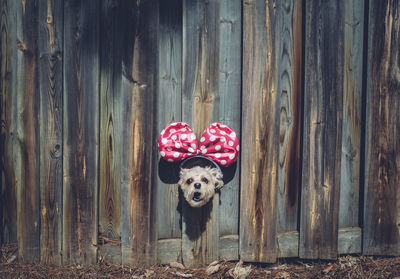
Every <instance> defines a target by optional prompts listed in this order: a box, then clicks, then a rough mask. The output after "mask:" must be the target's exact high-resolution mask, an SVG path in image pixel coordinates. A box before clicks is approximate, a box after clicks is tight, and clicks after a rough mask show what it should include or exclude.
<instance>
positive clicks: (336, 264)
mask: <svg viewBox="0 0 400 279" xmlns="http://www.w3.org/2000/svg"><path fill="white" fill-rule="evenodd" d="M2 251H3V253H2V254H3V257H2V259H1V261H0V278H110V279H111V278H129V279H135V278H137V279H139V278H140V279H142V278H143V279H144V278H235V279H239V278H240V279H244V278H283V279H289V278H368V279H370V278H396V277H397V278H399V279H400V257H365V256H345V257H340V258H339V259H338V260H336V261H302V260H298V259H290V260H283V261H282V260H280V262H279V263H276V264H250V263H242V262H230V261H218V262H214V263H212V264H211V265H210V266H208V267H203V268H194V269H190V268H186V267H184V266H182V265H179V264H176V263H171V264H170V265H159V266H153V267H151V268H141V267H135V266H122V265H114V264H110V263H108V262H107V261H103V262H102V263H99V264H96V265H90V266H79V265H78V266H46V265H27V264H21V263H19V262H18V261H16V259H15V255H16V251H17V247H16V245H7V246H3V247H2Z"/></svg>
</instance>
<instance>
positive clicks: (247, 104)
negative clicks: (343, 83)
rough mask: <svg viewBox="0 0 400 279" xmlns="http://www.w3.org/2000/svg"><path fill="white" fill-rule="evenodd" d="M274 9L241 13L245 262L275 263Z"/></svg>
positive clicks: (258, 7) (257, 7) (252, 4)
mask: <svg viewBox="0 0 400 279" xmlns="http://www.w3.org/2000/svg"><path fill="white" fill-rule="evenodd" d="M275 16H276V14H275V7H274V3H272V2H267V3H266V2H264V1H261V0H254V1H245V2H244V7H243V72H242V73H243V76H242V80H243V86H242V88H243V89H242V91H243V98H242V144H241V145H242V151H241V152H242V159H241V167H242V169H241V194H240V231H239V236H240V239H239V244H240V247H239V253H240V257H241V258H242V259H243V260H245V261H254V262H274V261H275V258H276V244H275V243H276V215H277V214H276V211H277V209H276V196H277V191H278V185H277V184H278V181H277V180H278V156H279V154H278V152H279V149H278V148H277V147H278V146H279V137H278V136H277V135H279V130H278V129H279V109H278V108H279V106H278V105H279V103H278V94H277V89H278V84H277V78H278V55H279V53H278V49H279V47H278V46H279V44H277V42H278V40H277V39H276V38H277V37H276V36H277V30H276V28H277V25H276V24H277V23H276V20H277V19H276V17H275Z"/></svg>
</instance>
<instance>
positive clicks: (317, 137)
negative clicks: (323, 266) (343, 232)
mask: <svg viewBox="0 0 400 279" xmlns="http://www.w3.org/2000/svg"><path fill="white" fill-rule="evenodd" d="M305 20H306V31H305V32H306V34H305V86H304V87H305V89H304V94H305V96H304V132H303V141H304V146H303V173H302V199H301V216H300V247H299V249H300V253H299V255H300V257H301V258H312V259H317V258H321V259H335V258H336V257H337V237H338V217H339V194H340V190H339V188H340V160H341V151H342V145H341V139H342V133H341V131H342V123H341V122H342V121H341V119H342V108H343V107H342V102H343V70H344V69H343V63H344V2H343V1H336V0H332V1H325V2H324V3H321V2H320V1H307V2H306V19H305Z"/></svg>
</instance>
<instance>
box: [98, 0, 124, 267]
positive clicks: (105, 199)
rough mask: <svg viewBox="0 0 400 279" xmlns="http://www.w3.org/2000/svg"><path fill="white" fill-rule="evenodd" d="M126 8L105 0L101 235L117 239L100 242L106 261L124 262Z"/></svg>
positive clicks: (101, 40)
mask: <svg viewBox="0 0 400 279" xmlns="http://www.w3.org/2000/svg"><path fill="white" fill-rule="evenodd" d="M122 8H123V7H122V5H120V3H119V1H115V0H107V1H101V14H100V17H101V26H100V32H101V33H100V36H101V39H100V153H99V155H100V161H99V163H100V166H99V167H100V170H99V172H100V178H99V179H100V180H99V182H100V188H99V235H100V236H101V237H103V236H104V237H106V238H107V239H111V240H113V241H100V242H99V244H100V245H101V248H102V251H101V252H102V255H103V256H104V258H105V260H108V261H110V262H113V263H116V264H117V263H121V245H120V243H121V162H122V152H123V150H122V148H121V146H122V137H121V135H122V133H123V123H122V119H123V115H122V110H123V106H124V104H123V103H122V102H121V75H122V67H121V61H122V60H121V59H122V55H121V49H120V46H121V45H122V42H123V38H122V37H123V33H122V32H121V29H122V23H123V21H122V18H121V14H122V11H121V9H122ZM103 239H104V238H103ZM117 243H118V244H117Z"/></svg>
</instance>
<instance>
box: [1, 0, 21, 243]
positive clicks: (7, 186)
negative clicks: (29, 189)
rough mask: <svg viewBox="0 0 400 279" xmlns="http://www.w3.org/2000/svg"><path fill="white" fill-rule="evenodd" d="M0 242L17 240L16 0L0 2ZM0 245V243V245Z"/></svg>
mask: <svg viewBox="0 0 400 279" xmlns="http://www.w3.org/2000/svg"><path fill="white" fill-rule="evenodd" d="M0 7H1V8H0V89H1V96H0V113H1V127H0V155H1V159H0V170H1V186H0V203H1V206H0V242H3V243H15V242H17V211H16V210H15V209H16V208H17V200H16V185H17V184H16V174H15V169H14V166H15V165H14V161H15V160H14V151H13V150H14V144H15V141H16V127H17V126H16V119H15V114H13V111H14V110H13V108H14V107H15V105H16V94H15V93H16V80H17V78H16V75H17V71H16V70H17V65H16V62H17V59H16V58H17V56H16V53H17V48H16V47H15V44H13V42H15V41H16V40H17V39H16V9H15V1H11V0H2V1H0ZM0 245H1V244H0Z"/></svg>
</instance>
